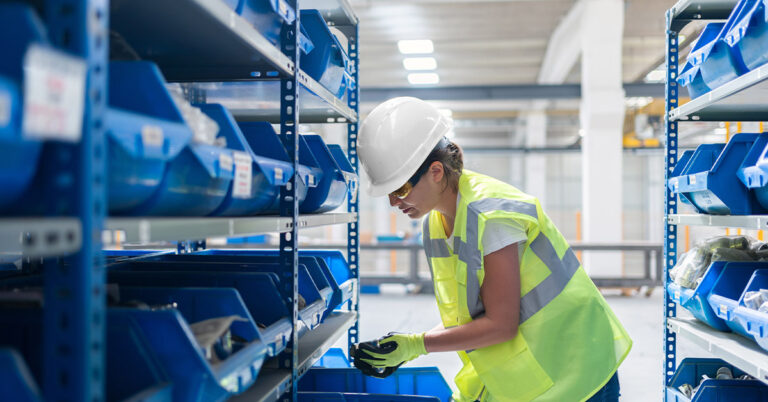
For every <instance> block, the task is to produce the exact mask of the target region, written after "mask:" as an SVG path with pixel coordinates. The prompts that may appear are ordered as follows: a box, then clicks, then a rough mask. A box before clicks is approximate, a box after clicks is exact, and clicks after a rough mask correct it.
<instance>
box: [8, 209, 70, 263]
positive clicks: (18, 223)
mask: <svg viewBox="0 0 768 402" xmlns="http://www.w3.org/2000/svg"><path fill="white" fill-rule="evenodd" d="M82 242H83V235H82V224H81V223H80V219H78V218H73V217H68V218H13V219H5V218H4V219H0V253H13V254H15V253H21V254H22V255H24V256H27V257H55V256H66V255H70V254H74V253H76V252H77V251H79V250H80V246H81V245H82Z"/></svg>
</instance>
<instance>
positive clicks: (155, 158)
mask: <svg viewBox="0 0 768 402" xmlns="http://www.w3.org/2000/svg"><path fill="white" fill-rule="evenodd" d="M106 135H107V152H108V155H109V157H108V158H107V172H108V182H107V189H108V197H107V199H108V202H109V211H110V213H111V214H114V215H123V214H125V215H131V214H137V213H138V211H137V208H139V207H140V206H141V205H143V204H145V203H147V202H148V201H149V200H150V198H152V196H153V194H155V192H156V191H157V190H158V187H159V186H160V184H161V183H162V182H163V179H164V178H165V175H166V171H167V169H168V166H169V165H170V163H171V162H172V161H173V160H174V159H175V158H177V157H178V156H179V154H180V153H181V152H182V150H184V149H185V148H186V147H187V145H188V144H189V142H190V140H191V138H192V130H190V128H189V127H188V126H187V124H186V123H185V122H184V119H183V117H182V115H181V112H180V111H179V109H178V107H177V106H176V104H175V103H174V101H173V99H172V98H171V96H170V94H169V93H168V91H167V90H166V89H165V79H164V78H163V76H162V74H161V73H160V70H159V69H158V68H157V66H156V65H155V64H154V63H150V62H112V63H110V64H109V109H108V110H107V113H106Z"/></svg>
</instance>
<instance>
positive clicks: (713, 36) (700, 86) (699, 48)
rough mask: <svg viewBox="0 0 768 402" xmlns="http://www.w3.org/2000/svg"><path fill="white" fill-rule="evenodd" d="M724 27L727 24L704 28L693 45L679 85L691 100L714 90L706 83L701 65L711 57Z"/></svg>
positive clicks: (712, 24)
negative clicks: (685, 89)
mask: <svg viewBox="0 0 768 402" xmlns="http://www.w3.org/2000/svg"><path fill="white" fill-rule="evenodd" d="M724 26H725V23H721V22H711V23H709V24H707V26H706V27H704V30H703V31H702V32H701V34H700V35H699V38H698V39H696V43H694V44H693V47H692V48H691V52H690V53H688V57H687V60H686V63H685V66H683V69H682V70H681V71H680V74H678V77H677V83H678V84H680V85H681V86H683V87H686V88H687V89H688V94H689V96H690V97H691V98H698V97H699V96H701V95H704V94H705V93H707V92H709V91H710V90H712V89H714V87H710V86H709V85H708V84H707V83H706V82H705V81H704V78H703V77H702V73H701V65H702V63H703V62H704V60H705V59H706V58H707V56H708V55H709V52H710V51H711V49H712V46H714V44H715V42H716V41H717V38H718V36H719V35H720V32H721V31H722V30H723V27H724Z"/></svg>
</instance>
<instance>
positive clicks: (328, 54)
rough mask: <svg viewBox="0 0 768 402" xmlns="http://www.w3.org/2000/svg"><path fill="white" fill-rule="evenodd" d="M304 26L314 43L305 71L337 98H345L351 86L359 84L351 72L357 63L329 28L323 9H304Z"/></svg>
mask: <svg viewBox="0 0 768 402" xmlns="http://www.w3.org/2000/svg"><path fill="white" fill-rule="evenodd" d="M301 25H302V27H303V28H305V29H306V33H307V35H309V39H310V40H311V41H312V44H313V45H314V47H313V49H312V51H310V52H309V53H308V54H307V55H305V56H302V59H301V68H302V70H303V71H304V72H305V73H307V75H309V76H310V77H312V78H314V79H315V80H316V81H317V82H319V83H320V84H321V85H322V86H324V87H325V88H327V89H328V90H329V91H331V93H332V94H334V95H335V96H336V97H337V98H342V97H343V96H344V93H345V92H346V89H347V88H348V87H349V88H354V86H355V82H354V81H353V79H352V77H351V74H350V70H351V69H352V68H353V66H350V61H349V56H347V52H346V50H345V49H344V48H343V47H342V45H341V43H340V42H339V40H338V38H336V36H335V35H334V34H333V33H332V32H331V31H330V29H328V25H327V24H326V22H325V20H324V19H323V16H322V15H321V14H320V11H318V10H301Z"/></svg>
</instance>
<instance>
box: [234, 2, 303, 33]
mask: <svg viewBox="0 0 768 402" xmlns="http://www.w3.org/2000/svg"><path fill="white" fill-rule="evenodd" d="M230 1H231V0H230ZM240 14H241V15H242V16H243V18H245V19H246V20H247V21H248V22H249V23H251V24H253V26H254V27H255V28H256V29H257V30H258V31H259V32H261V34H262V35H264V37H265V38H267V39H268V40H269V41H270V42H272V44H278V43H280V29H281V28H282V26H283V23H285V24H291V23H293V21H294V20H296V11H295V10H294V9H293V7H291V6H289V5H288V3H286V2H285V0H241V4H240Z"/></svg>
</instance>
